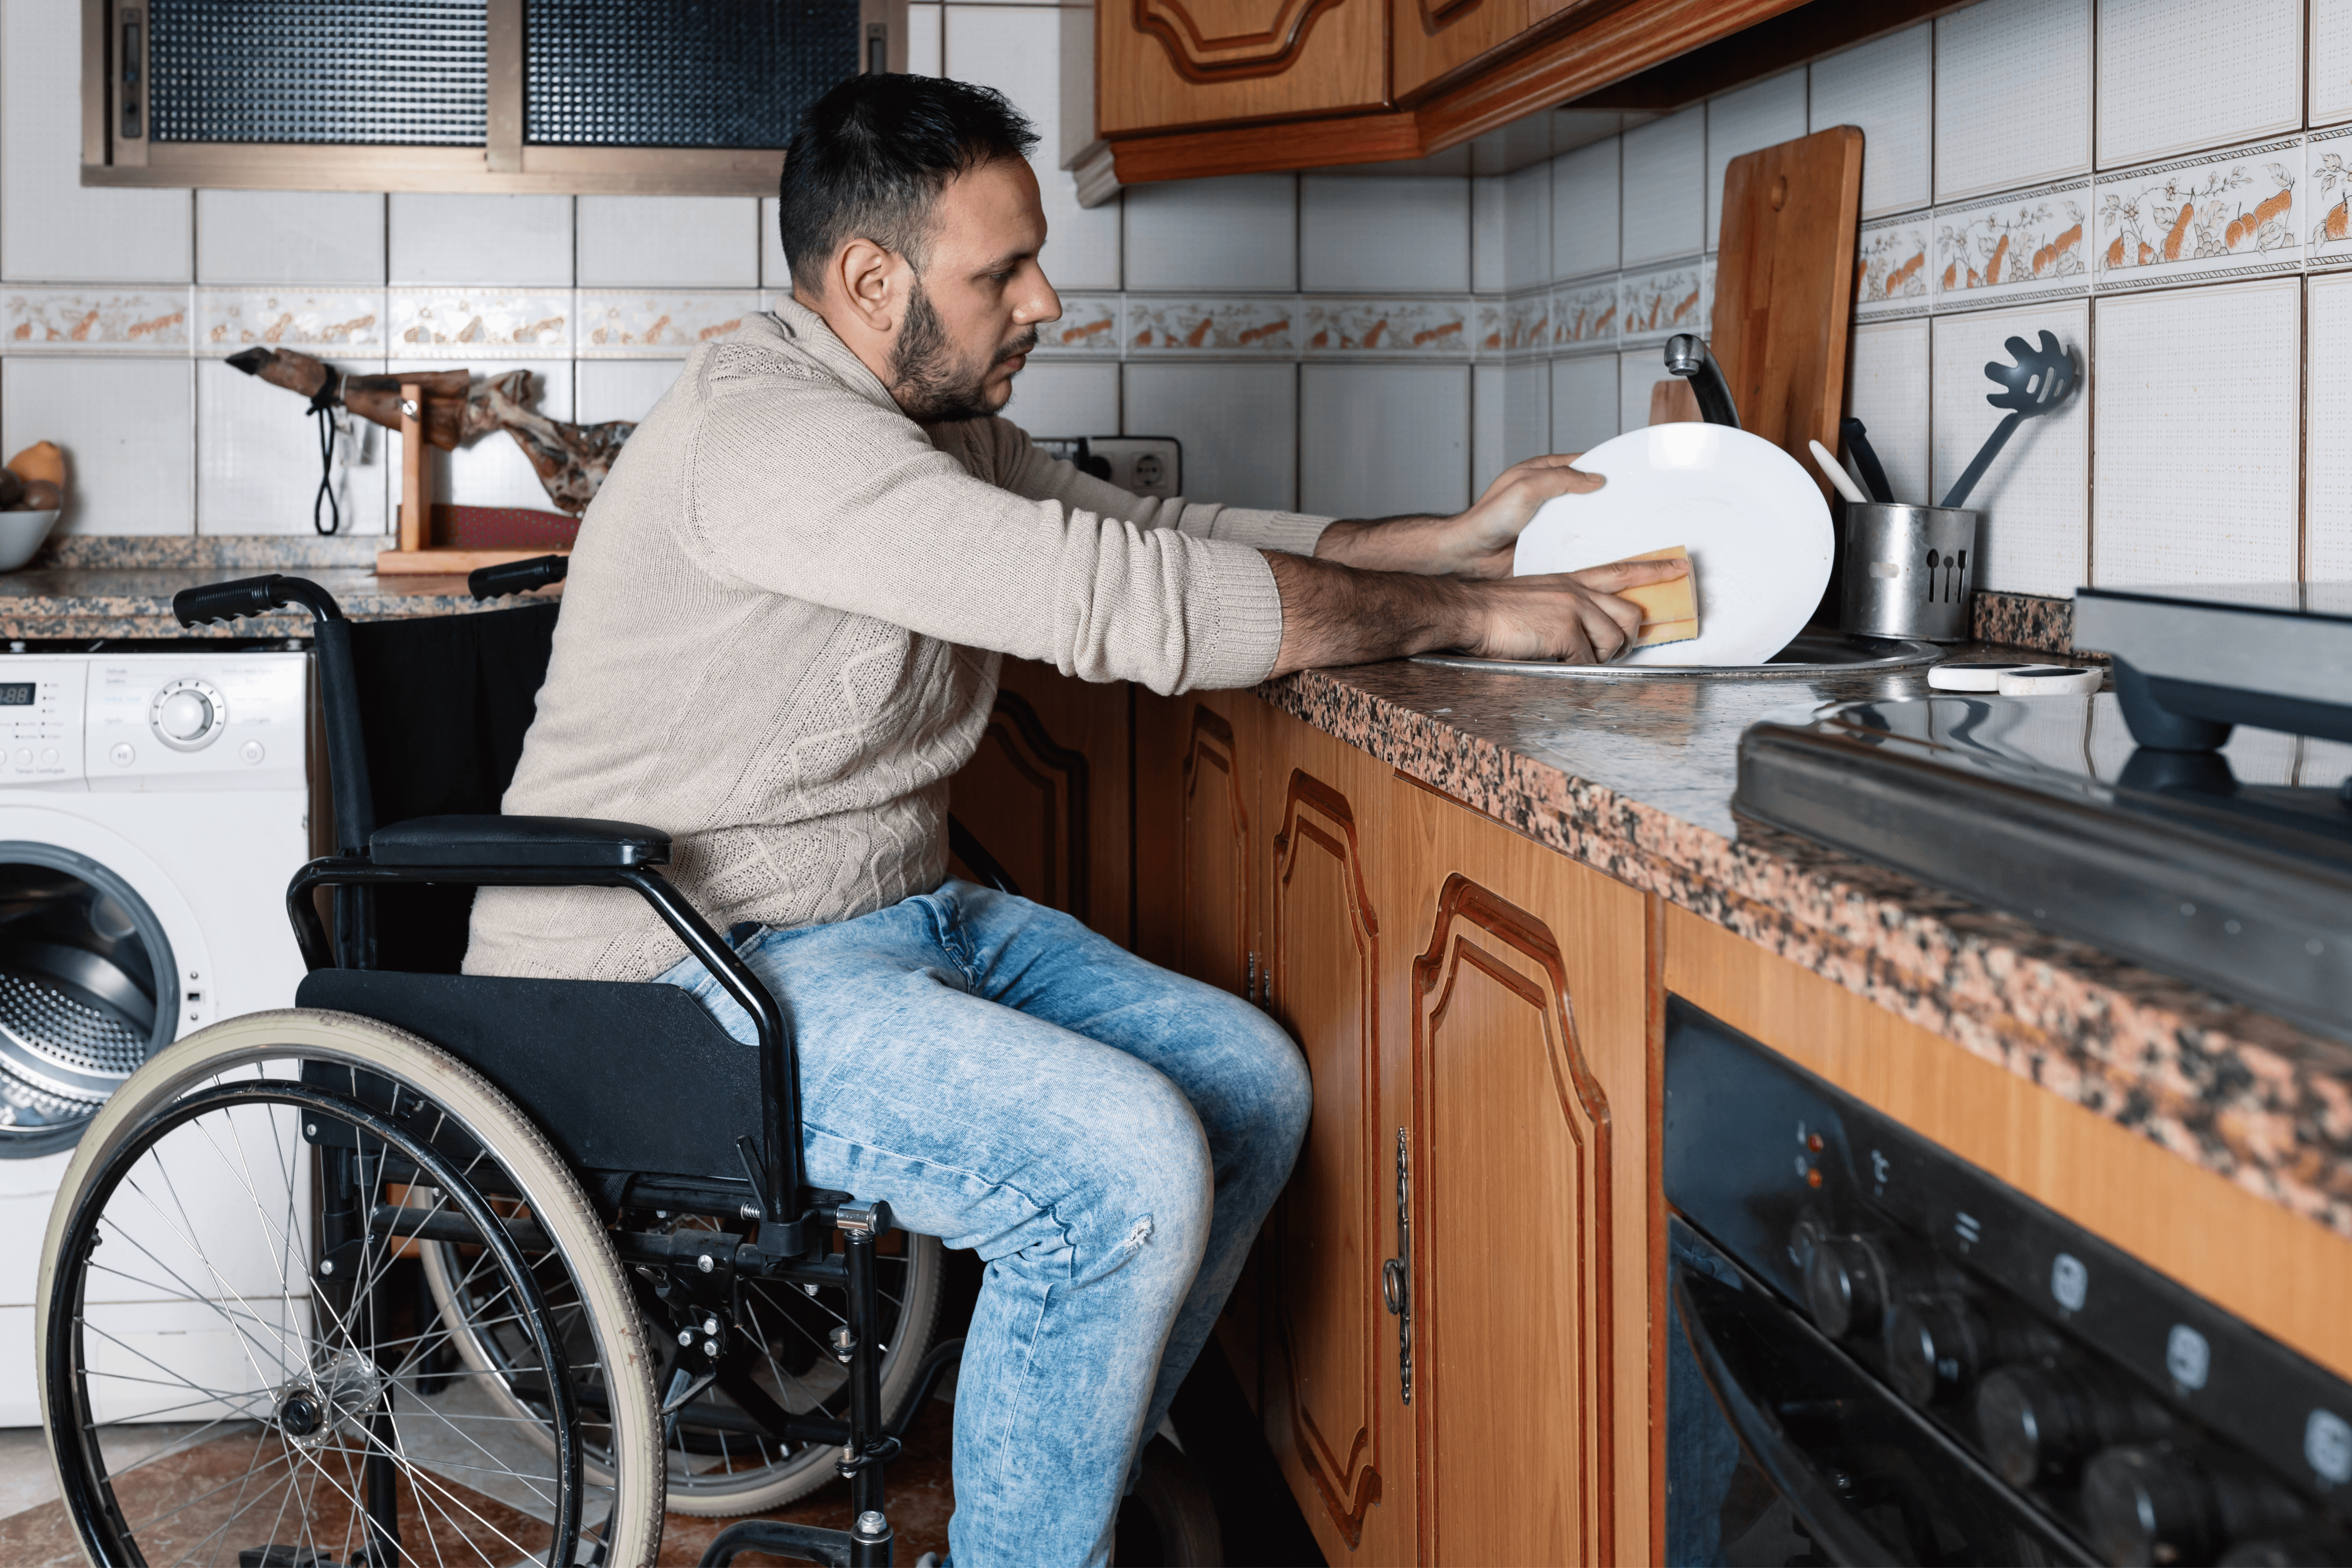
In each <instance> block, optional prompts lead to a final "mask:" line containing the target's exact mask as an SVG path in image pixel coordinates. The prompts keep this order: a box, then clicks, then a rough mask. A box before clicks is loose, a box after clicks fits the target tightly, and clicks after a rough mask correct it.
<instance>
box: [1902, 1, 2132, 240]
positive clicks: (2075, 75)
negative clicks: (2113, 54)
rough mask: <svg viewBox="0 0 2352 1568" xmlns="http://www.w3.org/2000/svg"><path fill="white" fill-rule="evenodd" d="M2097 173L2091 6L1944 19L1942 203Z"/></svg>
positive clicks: (1985, 8)
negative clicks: (2093, 148)
mask: <svg viewBox="0 0 2352 1568" xmlns="http://www.w3.org/2000/svg"><path fill="white" fill-rule="evenodd" d="M1866 156H1867V154H1866V153H1865V157H1866ZM2090 166H2091V0H1982V4H1980V5H1971V6H1969V8H1968V9H1966V10H1963V11H1955V12H1954V13H1952V14H1951V15H1950V16H1943V17H1938V18H1937V22H1936V199H1937V201H1939V202H1947V201H1950V200H1952V199H1954V198H1955V197H1958V196H1968V195H1977V194H1978V193H1979V192H1983V191H1997V190H2000V189H2003V188H2005V187H2008V186H2011V185H2026V184H2033V183H2034V182H2036V181H2040V180H2051V179H2056V178H2057V177H2059V176H2060V175H2063V174H2076V173H2079V172H2080V171H2082V170H2084V169H2087V168H2089V167H2090Z"/></svg>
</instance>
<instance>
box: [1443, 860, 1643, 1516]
mask: <svg viewBox="0 0 2352 1568" xmlns="http://www.w3.org/2000/svg"><path fill="white" fill-rule="evenodd" d="M1412 994H1413V998H1414V1008H1413V1052H1412V1058H1413V1087H1414V1101H1415V1103H1414V1120H1415V1123H1416V1137H1415V1140H1414V1142H1415V1143H1416V1145H1417V1147H1418V1153H1419V1159H1418V1162H1417V1165H1418V1168H1417V1170H1416V1172H1415V1175H1414V1182H1413V1189H1414V1191H1413V1202H1414V1207H1415V1209H1416V1211H1417V1212H1416V1213H1415V1215H1414V1220H1413V1227H1412V1228H1413V1236H1414V1249H1415V1252H1416V1254H1417V1256H1416V1258H1415V1259H1414V1263H1415V1268H1416V1271H1417V1272H1418V1273H1419V1275H1420V1277H1421V1278H1420V1279H1418V1280H1416V1282H1415V1289H1414V1299H1415V1301H1416V1303H1417V1304H1418V1307H1419V1321H1418V1322H1417V1323H1416V1325H1415V1331H1414V1340H1415V1345H1416V1348H1417V1349H1418V1351H1419V1352H1420V1355H1419V1358H1418V1359H1419V1361H1420V1363H1421V1364H1422V1365H1423V1367H1425V1368H1426V1369H1427V1370H1426V1372H1425V1373H1424V1374H1423V1379H1422V1391H1421V1394H1420V1397H1419V1399H1418V1401H1417V1404H1418V1408H1419V1417H1418V1419H1419V1423H1420V1432H1421V1443H1420V1451H1421V1457H1422V1463H1421V1510H1420V1513H1421V1530H1422V1561H1423V1562H1424V1563H1523V1562H1538V1561H1573V1562H1582V1563H1614V1562H1617V1561H1619V1560H1620V1559H1619V1555H1618V1551H1617V1547H1618V1542H1617V1527H1616V1525H1617V1519H1616V1516H1617V1505H1618V1498H1617V1484H1616V1479H1617V1478H1616V1463H1615V1459H1616V1444H1615V1442H1614V1441H1613V1440H1612V1438H1613V1434H1614V1432H1615V1429H1616V1425H1617V1423H1616V1417H1615V1405H1616V1374H1617V1357H1616V1351H1615V1343H1614V1341H1615V1337H1616V1321H1615V1320H1616V1313H1615V1310H1614V1298H1615V1291H1614V1289H1613V1280H1612V1274H1613V1261H1614V1253H1615V1250H1616V1237H1615V1236H1614V1229H1615V1226H1614V1212H1613V1211H1614V1206H1615V1205H1614V1204H1613V1202H1612V1182H1613V1176H1614V1170H1615V1151H1614V1150H1613V1149H1612V1127H1611V1119H1610V1112H1609V1102H1608V1099H1607V1097H1606V1096H1605V1095H1604V1094H1603V1093H1602V1092H1601V1085H1600V1083H1599V1082H1598V1081H1597V1080H1596V1079H1595V1078H1594V1077H1593V1073H1592V1069H1591V1064H1590V1063H1589V1062H1588V1061H1587V1060H1586V1059H1585V1055H1584V1050H1583V1047H1582V1045H1581V1044H1580V1041H1579V1039H1578V1037H1577V1026H1576V1018H1575V1013H1574V1010H1573V1009H1572V1007H1571V1006H1570V1000H1569V989H1568V973H1567V966H1566V963H1565V961H1564V960H1563V958H1562V956H1561V952H1560V948H1559V942H1558V941H1557V940H1555V938H1554V935H1553V933H1552V932H1551V931H1549V929H1548V928H1547V927H1546V926H1545V925H1544V923H1543V922H1542V921H1540V920H1538V918H1537V917H1536V916H1535V915H1533V914H1530V913H1529V912H1528V911H1527V910H1522V909H1520V908H1518V907H1517V905H1515V904H1512V903H1510V902H1508V901H1507V900H1504V899H1503V898H1501V897H1499V896H1497V895H1496V894H1495V893H1493V892H1491V891H1489V890H1488V889H1486V888H1485V887H1482V886H1481V885H1479V884H1478V883H1476V882H1475V881H1473V880H1471V879H1469V878H1467V877H1464V876H1461V875H1459V874H1456V875H1454V876H1451V877H1448V878H1447V879H1446V880H1445V884H1444V889H1443V890H1442V891H1441V892H1440V893H1439V895H1438V900H1437V913H1436V919H1435V921H1434V923H1433V927H1432V930H1431V931H1430V939H1429V945H1428V948H1427V949H1426V950H1425V951H1424V952H1423V953H1422V954H1421V956H1420V957H1418V958H1416V959H1414V960H1413V965H1412ZM1504 1106H1510V1107H1520V1108H1528V1107H1540V1108H1541V1110H1542V1113H1543V1120H1544V1121H1546V1122H1547V1123H1549V1121H1550V1119H1551V1116H1552V1113H1555V1112H1556V1113H1557V1127H1558V1131H1559V1132H1560V1133H1563V1134H1564V1135H1565V1136H1564V1139H1553V1140H1541V1139H1529V1140H1528V1141H1527V1142H1526V1143H1524V1144H1522V1145H1520V1146H1517V1147H1512V1146H1509V1145H1508V1144H1501V1143H1498V1142H1497V1141H1496V1139H1494V1138H1493V1137H1492V1135H1491V1132H1492V1127H1491V1120H1490V1119H1491V1118H1492V1116H1493V1114H1494V1112H1495V1111H1496V1109H1497V1108H1499V1107H1504ZM1501 1247H1511V1248H1515V1249H1524V1250H1525V1251H1527V1252H1528V1253H1530V1254H1532V1255H1533V1256H1532V1257H1530V1258H1528V1260H1527V1261H1526V1263H1525V1264H1524V1265H1523V1266H1522V1268H1518V1269H1510V1270H1506V1269H1501V1268H1497V1267H1496V1251H1497V1249H1498V1248H1501ZM1561 1254H1565V1256H1560V1255H1561ZM1548 1265H1549V1266H1548ZM1515 1276H1517V1279H1550V1280H1552V1281H1554V1282H1555V1285H1554V1288H1553V1289H1545V1290H1538V1291H1522V1290H1517V1289H1512V1287H1513V1285H1514V1284H1515V1283H1517V1279H1515V1278H1514V1277H1515ZM1424 1282H1426V1283H1424ZM1562 1352H1565V1353H1564V1356H1563V1357H1562V1360H1561V1361H1560V1363H1559V1364H1554V1363H1552V1361H1551V1359H1550V1358H1551V1357H1552V1356H1554V1355H1561V1354H1562ZM1530 1383H1532V1384H1537V1385H1539V1386H1541V1387H1542V1388H1543V1389H1544V1390H1545V1397H1544V1399H1543V1400H1542V1401H1540V1402H1530V1401H1528V1400H1525V1399H1524V1398H1521V1399H1517V1400H1513V1399H1510V1398H1507V1397H1498V1396H1507V1394H1509V1392H1510V1391H1511V1390H1512V1389H1513V1388H1515V1387H1517V1388H1522V1389H1523V1388H1524V1387H1525V1386H1527V1385H1528V1384H1530ZM1551 1409H1557V1410H1559V1411H1564V1412H1571V1411H1572V1412H1575V1413H1576V1415H1577V1418H1576V1419H1574V1420H1569V1421H1561V1422H1559V1423H1558V1424H1557V1426H1554V1427H1553V1429H1552V1430H1550V1431H1549V1432H1542V1431H1534V1430H1530V1431H1507V1430H1500V1429H1496V1417H1497V1416H1498V1415H1501V1414H1502V1413H1504V1412H1506V1411H1508V1412H1513V1413H1516V1414H1517V1415H1519V1416H1520V1417H1521V1419H1522V1421H1525V1420H1527V1419H1528V1418H1529V1417H1534V1416H1538V1415H1541V1414H1542V1413H1543V1412H1545V1411H1547V1410H1551ZM1547 1438H1548V1439H1549V1441H1546V1439H1547ZM1535 1452H1541V1453H1544V1454H1545V1456H1546V1461H1547V1462H1546V1463H1545V1465H1544V1466H1543V1468H1542V1471H1540V1472H1538V1473H1536V1474H1530V1475H1527V1476H1523V1477H1521V1478H1519V1479H1520V1481H1521V1484H1520V1485H1519V1486H1515V1487H1509V1488H1505V1489H1502V1490H1501V1492H1500V1493H1499V1494H1498V1492H1497V1489H1496V1476H1495V1473H1494V1472H1495V1467H1496V1465H1497V1464H1498V1463H1504V1462H1507V1460H1506V1458H1505V1457H1506V1456H1508V1455H1510V1454H1513V1453H1519V1454H1522V1455H1525V1454H1529V1453H1535Z"/></svg>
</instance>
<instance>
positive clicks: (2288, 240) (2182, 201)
mask: <svg viewBox="0 0 2352 1568" xmlns="http://www.w3.org/2000/svg"><path fill="white" fill-rule="evenodd" d="M2304 183H2305V176H2304V145H2303V141H2302V139H2301V138H2300V137H2296V138H2291V139H2288V140H2285V141H2278V142H2261V143H2258V144H2257V145H2254V146H2251V147H2240V148H2234V149H2231V150H2230V151H2227V152H2221V153H2203V154H2200V156H2198V157H2194V158H2179V159H2175V160H2173V161H2172V162H2170V163H2151V164H2149V165H2147V167H2145V168H2138V169H2126V170H2123V171H2120V172H2118V173H2115V174H2102V175H2101V176H2099V180H2098V186H2097V195H2096V203H2095V211H2096V215H2097V217H2096V221H2097V228H2096V230H2095V233H2096V236H2097V242H2098V243H2097V246H2096V247H2095V255H2096V258H2097V266H2098V271H2097V278H2096V283H2097V287H2098V289H2099V291H2100V292H2102V293H2106V292H2110V291H2114V290H2118V289H2149V288H2162V287H2164V286H2166V285H2168V284H2174V283H2184V282H2189V281H2191V280H2195V281H2200V282H2202V281H2208V280H2211V279H2222V278H2252V277H2260V276H2263V275H2264V274H2267V273H2276V272H2294V271H2296V270H2298V269H2300V268H2301V267H2302V265H2303V245H2302V236H2301V234H2300V232H2299V231H2300V229H2301V227H2302V226H2303V221H2304V219H2303V213H2302V212H2301V211H2298V210H2297V207H2296V205H2295V188H2296V187H2297V186H2298V185H2301V184H2304Z"/></svg>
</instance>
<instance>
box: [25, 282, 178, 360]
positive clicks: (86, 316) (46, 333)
mask: <svg viewBox="0 0 2352 1568" xmlns="http://www.w3.org/2000/svg"><path fill="white" fill-rule="evenodd" d="M190 309H191V304H190V296H189V290H187V289H184V288H182V289H92V288H65V289H41V288H30V289H5V290H0V353H26V352H27V351H40V350H54V351H60V352H65V353H72V352H76V351H82V352H89V351H97V352H100V353H104V352H110V351H112V352H120V353H157V352H158V351H162V352H166V353H185V352H187V349H188V344H189V334H188V313H189V310H190Z"/></svg>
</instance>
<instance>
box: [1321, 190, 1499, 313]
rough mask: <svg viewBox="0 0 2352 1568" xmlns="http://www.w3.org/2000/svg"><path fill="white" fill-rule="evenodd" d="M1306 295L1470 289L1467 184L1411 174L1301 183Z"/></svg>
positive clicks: (1451, 291) (1457, 290)
mask: <svg viewBox="0 0 2352 1568" xmlns="http://www.w3.org/2000/svg"><path fill="white" fill-rule="evenodd" d="M1298 279H1299V287H1300V288H1302V289H1331V290H1335V291H1344V290H1351V289H1403V290H1420V291H1423V292H1429V293H1448V294H1458V293H1460V292H1462V291H1463V290H1464V289H1467V288H1469V287H1470V182H1469V181H1467V180H1460V179H1432V178H1423V177H1415V176H1410V175H1403V176H1400V175H1392V174H1391V175H1377V174H1376V175H1357V176H1354V177H1344V176H1328V175H1326V176H1318V175H1313V174H1309V175H1307V176H1305V177H1303V178H1301V179H1300V181H1299V182H1298Z"/></svg>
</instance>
